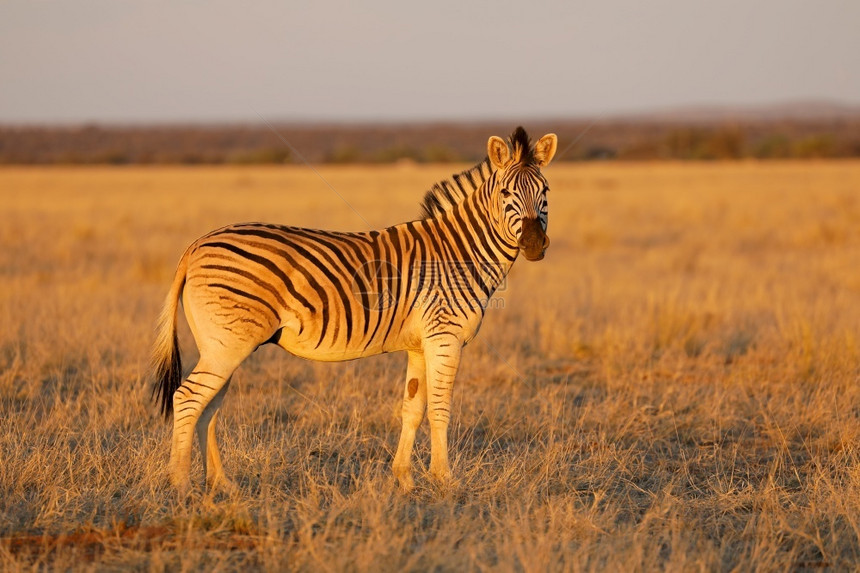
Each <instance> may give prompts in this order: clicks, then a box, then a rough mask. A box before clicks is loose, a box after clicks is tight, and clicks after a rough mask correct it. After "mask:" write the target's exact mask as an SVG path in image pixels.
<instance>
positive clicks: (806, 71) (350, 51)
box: [0, 0, 860, 123]
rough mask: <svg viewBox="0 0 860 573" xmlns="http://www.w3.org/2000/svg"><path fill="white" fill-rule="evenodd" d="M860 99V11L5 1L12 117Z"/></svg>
mask: <svg viewBox="0 0 860 573" xmlns="http://www.w3.org/2000/svg"><path fill="white" fill-rule="evenodd" d="M794 100H830V101H836V102H841V103H849V104H858V103H860V1H858V0H844V1H829V0H818V1H812V0H810V1H800V0H759V1H756V0H742V1H736V0H714V1H695V0H687V1H684V0H657V1H641V0H616V1H611V0H598V1H589V2H572V1H547V2H541V1H538V0H519V1H516V2H510V1H495V2H481V3H468V2H466V1H465V0H454V1H449V0H442V1H424V2H407V1H405V0H390V1H389V0H372V1H366V2H352V3H350V2H334V3H327V2H299V1H297V0H280V1H271V0H265V1H258V2H250V1H249V2H244V1H239V0H235V1H233V2H222V1H219V0H216V1H212V0H206V1H203V0H201V1H182V0H179V1H171V2H167V1H146V0H140V1H136V2H131V1H126V0H76V1H75V0H12V1H9V0H6V1H2V0H0V122H3V123H10V122H12V123H33V122H54V121H61V122H83V121H101V122H124V121H125V122H127V121H259V119H260V117H263V118H265V119H267V120H287V121H314V120H330V121H340V120H437V119H451V120H469V119H474V120H480V119H539V118H563V117H579V116H589V115H590V116H594V115H598V114H618V113H627V112H637V111H648V110H655V109H657V110H659V109H665V108H671V107H675V106H686V105H748V104H753V105H755V104H763V103H765V104H766V103H785V102H791V101H794Z"/></svg>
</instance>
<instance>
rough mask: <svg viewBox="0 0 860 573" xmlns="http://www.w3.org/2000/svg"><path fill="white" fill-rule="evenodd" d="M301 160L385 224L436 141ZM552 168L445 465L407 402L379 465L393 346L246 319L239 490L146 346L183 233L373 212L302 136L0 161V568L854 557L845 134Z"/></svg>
mask: <svg viewBox="0 0 860 573" xmlns="http://www.w3.org/2000/svg"><path fill="white" fill-rule="evenodd" d="M319 169H320V171H321V172H322V173H323V175H324V177H325V179H326V180H327V181H328V182H329V183H330V184H331V185H333V186H334V187H335V188H336V189H337V190H338V192H339V193H340V194H341V195H343V196H344V197H346V198H347V200H348V201H349V202H350V204H351V205H352V206H353V207H354V208H355V209H356V210H357V211H358V212H359V213H361V215H362V217H364V218H365V219H366V220H367V221H369V222H370V223H371V224H372V225H373V226H377V227H382V226H384V225H386V224H393V223H396V222H399V221H402V220H406V219H409V218H413V217H415V216H416V215H417V214H418V202H419V200H420V197H421V195H422V191H423V190H425V189H427V188H428V187H429V186H430V185H431V184H432V183H433V182H434V181H435V180H437V179H439V178H441V177H444V176H447V175H448V174H449V172H453V171H457V170H458V169H459V168H452V167H439V166H426V165H399V166H397V167H392V168H386V167H354V166H334V165H333V166H325V167H320V168H319ZM547 177H548V178H549V181H550V183H551V187H552V206H551V214H550V227H549V234H550V237H551V239H552V245H551V247H550V249H549V251H548V254H547V258H546V259H545V261H544V262H542V263H535V264H529V263H528V262H526V261H521V262H518V263H517V265H516V266H515V267H514V269H513V271H512V273H511V276H510V277H509V279H508V281H507V282H506V285H505V288H504V289H503V290H502V291H500V292H499V293H498V297H499V302H500V304H497V305H495V307H494V309H493V310H491V311H490V312H488V314H487V317H486V320H485V323H484V325H483V327H482V330H481V333H480V336H479V337H478V338H477V339H476V340H475V341H474V342H472V343H471V344H470V345H469V346H468V347H467V348H466V350H465V351H464V360H463V364H462V367H461V370H460V374H459V376H458V381H457V385H456V387H455V390H454V403H453V408H454V411H453V412H452V426H451V436H450V440H451V456H452V465H453V468H452V469H453V472H454V475H455V477H456V481H455V482H454V483H452V484H450V485H449V486H446V487H441V486H439V485H436V484H434V483H433V482H432V481H431V480H430V479H429V476H428V475H427V473H426V469H427V467H428V465H429V455H430V452H429V444H428V439H427V435H426V431H424V430H425V429H426V428H424V429H422V431H421V432H420V433H419V440H418V444H417V447H416V463H417V466H418V467H417V469H418V471H417V474H418V475H417V476H416V477H417V483H418V487H417V488H416V490H415V491H414V492H413V493H412V494H409V495H403V494H401V493H399V491H398V490H397V487H396V484H395V483H394V480H393V478H392V476H391V473H390V470H389V467H388V465H389V463H390V461H391V458H392V456H393V453H394V451H395V449H396V445H397V437H398V433H399V406H400V397H401V395H402V384H403V383H404V382H405V380H404V377H405V364H406V359H405V357H404V356H401V355H388V356H379V357H373V358H368V359H364V360H361V361H357V362H350V363H340V364H322V363H314V362H308V361H304V360H300V359H297V358H294V357H290V356H288V355H286V354H285V353H283V352H281V351H279V350H278V349H275V348H269V347H263V348H261V349H260V350H258V351H257V352H256V353H255V354H254V355H253V356H252V357H251V358H250V359H248V360H247V361H246V363H245V364H244V365H243V366H242V367H241V368H240V370H239V371H238V372H237V374H236V377H235V379H234V383H233V384H232V385H231V390H230V394H229V395H228V398H227V400H226V401H225V405H224V412H223V417H222V423H221V426H220V427H219V434H220V436H221V443H222V453H223V457H224V461H225V469H226V470H227V472H228V473H229V474H230V476H231V477H232V478H233V479H234V480H235V481H236V482H237V483H238V484H239V486H240V489H241V494H240V495H239V496H237V497H234V498H229V497H226V496H223V495H221V494H218V495H215V496H214V497H211V496H206V495H205V494H204V493H203V492H202V491H197V492H196V493H195V496H194V498H193V499H192V501H191V502H190V503H184V502H180V501H178V500H176V499H175V498H174V496H173V494H172V492H171V490H170V488H169V487H168V483H167V475H166V463H167V455H168V447H169V426H168V425H165V424H164V423H163V422H162V421H161V420H160V419H159V416H158V414H157V411H156V408H155V407H154V406H153V405H152V404H151V403H150V401H149V390H150V386H149V384H150V381H149V380H148V379H147V373H146V372H145V370H144V369H145V367H146V363H147V358H148V352H149V347H150V345H151V343H152V338H153V329H154V322H155V317H156V316H157V313H158V310H159V305H160V304H161V301H162V300H163V297H164V293H165V291H166V289H167V286H168V284H169V282H170V280H171V277H172V272H173V265H174V264H175V261H176V260H178V258H179V256H180V255H181V253H182V249H184V247H185V246H186V245H187V244H188V243H189V242H190V241H191V240H193V239H194V238H196V237H197V236H199V235H201V234H203V233H205V232H207V231H209V230H211V229H212V228H215V227H218V226H220V225H223V224H227V223H230V222H237V221H242V220H264V221H272V222H282V223H300V224H303V225H306V226H314V227H324V228H334V229H343V230H349V229H358V228H364V222H363V221H362V220H361V219H360V218H359V217H358V216H357V215H356V214H355V213H354V212H353V211H352V210H351V209H350V208H349V207H348V206H346V205H344V204H342V203H341V202H340V199H338V197H337V196H336V195H334V194H333V193H332V192H331V190H330V189H328V187H327V185H326V183H324V182H322V181H321V180H320V179H318V178H316V176H315V175H314V174H313V173H312V172H310V171H309V170H306V169H303V168H300V167H297V166H287V167H278V168H274V167H236V166H231V167H217V168H184V169H181V168H159V169H142V168H122V169H111V168H86V169H62V168H52V169H47V170H40V169H17V168H16V169H3V170H0V187H2V188H3V189H4V192H3V193H2V194H0V243H2V246H3V247H4V248H3V249H0V292H2V296H0V324H3V328H2V329H0V460H2V463H0V563H2V568H3V569H4V570H21V569H32V568H34V567H38V568H51V569H61V568H62V569H78V568H81V569H87V568H98V569H126V568H129V567H133V568H138V569H168V568H169V569H179V568H182V569H213V570H215V569H239V568H248V567H250V568H254V569H269V570H280V569H283V568H288V569H292V570H324V571H329V570H331V571H336V570H376V569H381V570H429V569H443V570H477V569H490V568H492V569H501V570H549V571H554V570H565V571H567V570H601V571H602V570H607V569H610V570H651V569H658V568H659V569H672V570H687V569H709V570H713V569H719V570H752V569H759V570H762V569H763V570H786V569H819V568H830V569H833V570H844V569H854V568H856V567H857V565H858V563H860V520H858V518H857V516H858V515H860V449H858V441H860V385H858V380H860V342H858V341H860V335H858V330H857V328H858V326H857V325H858V324H860V267H858V266H857V264H856V261H858V260H860V202H858V200H857V199H856V189H857V185H858V182H859V181H860V164H858V163H851V162H845V163H826V162H822V163H815V164H809V163H803V164H799V163H790V162H785V163H767V164H755V163H732V164H719V163H713V164H710V163H709V164H701V165H677V164H647V165H636V164H623V165H576V166H570V165H564V166H553V167H550V168H549V169H548V170H547ZM180 322H181V321H180ZM181 328H182V331H181V335H182V336H181V338H182V344H183V353H184V355H183V358H184V363H185V365H186V368H189V367H190V366H191V365H192V364H193V361H194V355H195V352H194V349H193V347H192V345H191V343H190V342H191V341H190V336H189V334H188V331H187V328H186V327H185V326H184V324H183V325H182V327H181ZM196 455H197V454H195V456H196ZM195 464H196V465H195V468H196V470H195V471H196V472H197V474H196V475H195V478H196V479H197V480H198V482H199V480H200V479H201V478H202V475H201V473H200V464H199V460H195Z"/></svg>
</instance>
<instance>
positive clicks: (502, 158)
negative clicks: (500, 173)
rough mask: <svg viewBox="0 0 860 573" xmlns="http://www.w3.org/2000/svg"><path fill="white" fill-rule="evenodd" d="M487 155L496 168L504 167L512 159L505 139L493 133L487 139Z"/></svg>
mask: <svg viewBox="0 0 860 573" xmlns="http://www.w3.org/2000/svg"><path fill="white" fill-rule="evenodd" d="M487 156H488V157H489V158H490V162H491V163H492V164H493V165H494V166H495V167H496V169H503V168H504V167H505V165H507V164H508V161H510V159H511V151H510V150H509V149H508V144H507V143H505V140H504V139H502V138H501V137H496V136H495V135H493V136H492V137H490V140H489V141H487Z"/></svg>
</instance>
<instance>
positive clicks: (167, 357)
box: [152, 332, 182, 418]
mask: <svg viewBox="0 0 860 573" xmlns="http://www.w3.org/2000/svg"><path fill="white" fill-rule="evenodd" d="M165 350H166V349H165ZM154 362H155V364H154V365H153V370H154V371H155V385H154V386H153V387H152V398H153V399H154V400H155V403H156V404H159V402H160V403H161V405H160V410H161V413H162V414H163V415H164V417H165V418H169V417H170V414H171V413H173V394H174V393H175V392H176V390H178V389H179V386H180V385H181V384H182V358H181V356H180V354H179V340H178V338H177V337H176V333H175V332H173V337H172V341H171V344H170V349H169V350H168V351H166V352H163V353H161V354H160V355H157V356H155V358H154Z"/></svg>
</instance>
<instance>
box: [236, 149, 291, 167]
mask: <svg viewBox="0 0 860 573" xmlns="http://www.w3.org/2000/svg"><path fill="white" fill-rule="evenodd" d="M289 160H290V152H289V150H287V149H284V148H279V147H264V148H261V149H254V150H251V151H240V152H236V153H233V154H231V155H229V156H228V157H227V163H232V164H234V165H261V164H271V163H287V162H289Z"/></svg>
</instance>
